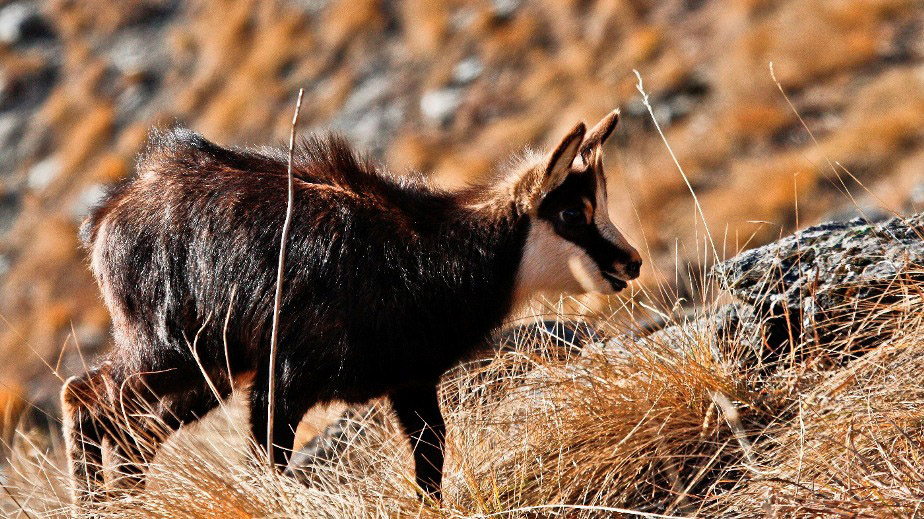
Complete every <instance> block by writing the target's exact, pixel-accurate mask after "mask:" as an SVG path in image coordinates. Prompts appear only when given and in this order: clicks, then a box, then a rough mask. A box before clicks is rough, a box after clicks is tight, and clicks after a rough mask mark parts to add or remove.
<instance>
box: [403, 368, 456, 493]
mask: <svg viewBox="0 0 924 519" xmlns="http://www.w3.org/2000/svg"><path fill="white" fill-rule="evenodd" d="M391 402H392V406H393V407H394V409H395V413H397V415H398V420H399V421H400V422H401V426H402V427H403V428H404V432H405V433H406V434H407V436H408V438H409V439H410V440H411V448H412V449H413V450H414V467H415V470H416V474H417V484H418V485H420V487H421V488H422V489H424V491H426V492H427V493H428V494H430V495H431V496H432V497H433V498H434V499H436V500H439V499H440V484H441V483H442V479H443V444H444V443H445V438H446V424H445V423H443V415H442V414H441V413H440V405H439V400H438V397H437V388H436V385H428V386H414V387H409V388H405V389H401V390H399V391H396V392H394V393H393V394H392V395H391Z"/></svg>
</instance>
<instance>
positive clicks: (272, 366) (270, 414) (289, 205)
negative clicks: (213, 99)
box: [266, 88, 305, 467]
mask: <svg viewBox="0 0 924 519" xmlns="http://www.w3.org/2000/svg"><path fill="white" fill-rule="evenodd" d="M304 94H305V89H304V88H299V89H298V100H296V102H295V114H294V115H293V116H292V128H291V131H290V133H289V167H288V175H287V176H288V201H287V202H286V219H285V222H284V223H283V224H282V237H281V238H280V240H279V266H278V268H277V269H276V295H275V298H274V301H273V332H272V338H271V339H270V354H269V389H268V391H267V408H268V409H267V412H266V451H267V455H268V460H269V466H270V467H274V466H275V463H274V460H273V423H274V421H275V409H274V402H275V396H276V354H277V351H276V349H277V346H278V345H277V342H278V340H279V311H280V310H281V308H282V282H283V273H284V269H285V262H286V243H287V242H288V241H289V228H290V227H291V226H292V210H293V207H294V205H295V180H294V175H293V173H292V163H293V156H294V153H295V130H296V127H297V125H298V114H299V112H300V111H301V109H302V96H303V95H304Z"/></svg>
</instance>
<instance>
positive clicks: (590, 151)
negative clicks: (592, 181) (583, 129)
mask: <svg viewBox="0 0 924 519" xmlns="http://www.w3.org/2000/svg"><path fill="white" fill-rule="evenodd" d="M618 123H619V108H617V109H615V110H613V111H612V112H610V113H609V114H607V116H606V117H604V118H603V119H601V120H600V122H598V123H597V124H596V125H594V127H593V128H591V129H590V131H589V132H587V137H585V138H584V142H583V143H581V157H582V158H583V159H584V162H585V163H588V164H589V163H590V159H591V157H592V156H593V155H594V151H595V150H598V149H600V147H601V146H603V144H604V143H605V142H606V139H608V138H609V136H610V135H611V134H612V133H613V130H615V129H616V124H618Z"/></svg>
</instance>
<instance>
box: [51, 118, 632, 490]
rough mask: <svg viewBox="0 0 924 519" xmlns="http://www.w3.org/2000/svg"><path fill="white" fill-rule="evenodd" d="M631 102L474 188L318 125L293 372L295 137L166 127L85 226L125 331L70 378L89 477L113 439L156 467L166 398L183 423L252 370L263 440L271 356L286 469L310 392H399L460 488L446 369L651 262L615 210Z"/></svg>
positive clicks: (311, 154)
mask: <svg viewBox="0 0 924 519" xmlns="http://www.w3.org/2000/svg"><path fill="white" fill-rule="evenodd" d="M617 121H618V110H617V111H614V112H612V113H611V114H609V115H608V116H607V117H605V118H604V119H603V120H602V121H600V123H598V124H597V125H596V126H595V127H594V128H593V129H591V130H590V131H586V129H585V125H584V124H583V123H580V124H577V125H576V126H575V127H574V128H573V129H572V130H571V131H570V132H569V133H568V134H567V135H566V136H565V137H564V138H563V139H562V140H561V142H560V144H558V146H557V147H555V149H554V150H553V151H551V152H550V153H548V154H545V155H541V154H537V153H532V154H528V158H527V159H524V160H523V161H521V163H520V164H519V166H517V167H515V168H513V169H512V170H511V171H508V172H507V173H506V175H505V176H503V177H502V178H498V179H496V180H494V181H491V182H488V183H484V184H480V185H476V186H470V187H468V188H465V189H461V190H458V191H445V190H441V189H438V188H436V187H434V186H432V185H431V184H429V183H428V182H427V181H426V180H425V179H424V178H423V177H419V176H402V177H398V176H393V175H390V174H389V173H387V172H386V171H383V170H382V169H380V168H378V167H377V166H375V165H373V164H372V163H371V162H369V161H365V160H361V159H359V158H357V156H356V154H355V153H354V152H353V151H352V149H351V148H350V146H349V145H348V144H347V143H346V142H345V141H344V140H343V139H342V138H339V137H324V138H319V137H312V138H310V139H308V140H306V142H304V143H302V144H301V145H300V146H298V147H297V150H296V154H295V157H294V175H295V200H294V216H293V220H292V227H291V233H290V235H289V237H288V254H287V257H286V263H285V270H284V285H283V287H284V290H283V301H282V306H281V312H280V329H279V342H278V344H279V346H278V358H277V370H276V373H269V372H268V364H269V362H268V353H269V344H270V333H271V321H272V311H273V295H274V289H275V283H276V268H277V260H278V244H279V241H280V238H281V227H282V222H283V219H284V216H285V210H286V198H287V154H286V153H285V152H283V151H281V150H268V149H260V150H252V149H236V148H231V149H229V148H223V147H220V146H217V145H215V144H213V143H211V142H209V141H207V140H206V139H204V138H203V137H201V136H200V135H198V134H196V133H193V132H191V131H189V130H183V129H176V130H172V131H168V132H161V133H157V132H155V133H154V135H153V136H152V139H151V144H150V145H149V147H148V149H147V151H146V152H145V153H144V155H143V157H142V158H141V160H140V161H139V164H138V172H137V175H136V177H135V178H134V179H133V180H130V181H129V182H127V183H125V184H123V185H122V186H121V187H118V188H116V190H115V191H113V192H112V193H111V194H109V195H108V197H107V198H106V199H105V200H104V201H103V203H102V204H101V205H100V206H99V207H98V208H96V209H95V210H94V212H93V213H92V214H91V215H90V217H89V218H88V219H87V221H86V222H85V223H84V225H83V227H82V229H81V234H82V236H83V239H84V242H85V244H86V246H87V248H88V250H89V254H90V263H91V268H92V270H93V273H94V275H95V276H96V279H97V281H98V283H99V286H100V289H101V292H102V295H103V299H104V300H105V303H106V305H107V306H108V307H109V310H110V312H111V314H112V323H113V335H114V343H115V345H114V349H113V351H112V352H111V353H110V354H109V356H108V358H107V360H106V361H105V362H103V363H102V364H101V365H100V366H99V367H97V368H95V369H93V370H91V371H90V372H88V373H86V374H84V375H82V376H77V377H72V378H70V379H69V380H68V381H67V382H66V383H65V384H64V387H63V388H62V396H61V398H62V403H63V410H64V425H65V440H66V444H67V449H68V456H69V463H70V470H71V473H72V477H73V480H74V494H75V499H76V500H77V501H78V502H91V501H94V500H96V499H98V496H99V495H102V494H100V493H99V492H100V491H103V490H104V489H105V488H107V486H106V483H105V477H104V471H103V469H102V456H103V448H104V447H103V446H104V445H105V446H106V447H105V448H106V449H108V450H110V452H112V453H113V454H114V455H115V456H116V457H117V459H120V460H121V462H122V465H121V469H122V471H123V474H125V475H124V476H123V477H121V478H119V482H118V483H115V482H110V485H109V487H111V488H119V489H122V488H126V487H127V488H135V487H138V486H139V485H142V484H143V481H144V468H143V466H144V463H143V461H142V460H145V459H150V456H153V450H154V449H156V448H157V445H150V444H149V442H150V441H151V440H152V439H153V437H156V436H157V435H152V434H146V435H144V437H145V438H147V442H146V443H145V445H144V446H140V445H138V444H137V443H136V442H134V441H132V440H131V436H130V435H126V433H125V431H133V432H136V433H138V432H140V433H141V434H143V433H144V431H146V430H150V427H151V426H152V424H151V422H150V419H151V416H152V415H154V416H155V417H156V418H157V419H158V420H160V422H158V423H163V424H166V426H167V427H168V428H169V429H168V432H169V431H170V430H175V429H176V428H179V427H180V426H181V425H182V424H185V423H188V422H192V421H195V420H197V419H198V418H199V417H201V416H203V415H204V414H205V413H207V412H208V411H209V410H211V409H213V408H214V407H216V406H217V405H218V404H219V403H220V401H221V400H223V399H225V398H227V397H228V395H229V394H230V393H231V389H232V385H234V384H237V385H238V386H242V385H246V386H249V387H250V401H249V406H250V427H251V432H252V434H253V438H254V440H255V442H256V443H257V444H259V445H262V444H263V442H264V440H265V438H266V436H267V431H266V429H267V419H268V416H267V415H268V411H267V409H268V406H267V404H268V401H267V394H268V390H267V387H268V381H269V377H271V376H274V377H275V385H276V392H275V398H274V400H275V401H274V403H273V405H274V410H275V412H274V418H273V420H274V422H273V423H274V425H273V427H274V431H275V432H274V435H275V436H274V445H273V447H272V449H273V458H274V459H275V460H276V462H277V463H279V465H280V466H279V468H280V469H282V468H284V466H285V460H286V459H287V456H286V452H287V451H290V450H291V448H292V443H293V438H294V434H295V433H294V431H295V428H296V426H297V425H298V423H299V421H300V420H301V418H302V416H303V415H304V414H305V412H306V411H307V410H308V409H309V408H311V407H312V406H314V405H316V404H319V403H323V402H329V401H333V400H340V401H345V402H348V403H360V402H365V401H368V400H370V399H373V398H376V397H382V396H385V397H387V398H388V399H389V400H390V402H391V403H392V406H393V408H394V411H395V413H396V415H397V417H398V419H399V422H400V424H401V426H402V428H403V430H404V431H405V432H406V434H407V435H408V437H409V439H410V441H411V444H412V446H413V451H414V462H415V468H416V481H417V483H418V485H419V486H420V487H421V489H422V490H423V491H425V492H427V493H428V494H430V495H432V496H434V497H435V498H436V499H439V496H440V483H441V479H442V465H443V453H442V446H443V443H444V434H445V424H444V422H443V418H442V416H441V414H440V408H439V401H438V397H437V383H438V381H439V378H440V376H441V375H442V374H443V373H445V372H446V371H447V370H448V369H450V368H451V367H452V366H453V365H455V364H457V363H458V362H459V361H460V360H462V359H463V358H465V357H466V356H467V355H470V354H471V353H472V352H473V351H475V350H476V349H477V348H478V347H479V346H480V345H481V344H482V343H483V342H484V341H485V340H486V338H487V337H488V336H489V335H490V334H491V333H492V332H493V331H494V330H495V329H497V328H498V327H499V326H500V325H501V324H502V320H503V319H504V317H505V316H507V315H509V314H510V312H511V311H512V309H513V308H514V307H515V306H516V305H519V304H521V303H522V302H524V301H526V300H527V299H528V298H529V297H530V296H531V295H534V294H537V293H541V292H557V293H562V292H570V293H576V292H584V291H587V290H591V289H592V290H597V291H601V292H617V291H619V290H622V289H623V288H625V287H626V286H627V282H628V281H629V280H632V279H635V278H636V277H638V275H639V268H640V266H641V258H640V256H639V254H638V252H637V251H636V250H635V249H634V248H632V246H630V245H629V244H628V243H627V241H626V240H625V238H624V237H623V236H622V234H620V232H619V231H618V230H617V229H616V227H615V226H614V225H613V223H612V222H611V221H610V218H609V216H608V214H607V193H606V178H605V176H604V172H603V162H602V145H603V143H604V141H605V140H606V139H607V137H608V136H609V135H610V133H611V132H612V131H613V129H614V128H615V126H616V123H617ZM226 313H227V316H230V319H223V318H222V316H224V315H226ZM129 395H130V396H129ZM126 408H128V411H126ZM133 409H135V410H138V409H143V410H144V411H143V412H133V411H132V410H133ZM264 448H265V446H264Z"/></svg>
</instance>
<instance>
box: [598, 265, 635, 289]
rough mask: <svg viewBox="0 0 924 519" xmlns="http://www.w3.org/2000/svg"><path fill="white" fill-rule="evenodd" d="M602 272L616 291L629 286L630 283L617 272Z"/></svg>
mask: <svg viewBox="0 0 924 519" xmlns="http://www.w3.org/2000/svg"><path fill="white" fill-rule="evenodd" d="M600 273H601V274H602V275H603V279H605V280H606V281H607V282H608V283H609V284H610V286H611V287H613V290H614V291H616V292H619V291H621V290H623V289H624V288H626V287H627V286H629V283H627V282H626V281H624V280H622V279H619V276H618V275H617V274H616V273H615V272H608V271H606V270H601V271H600Z"/></svg>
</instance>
